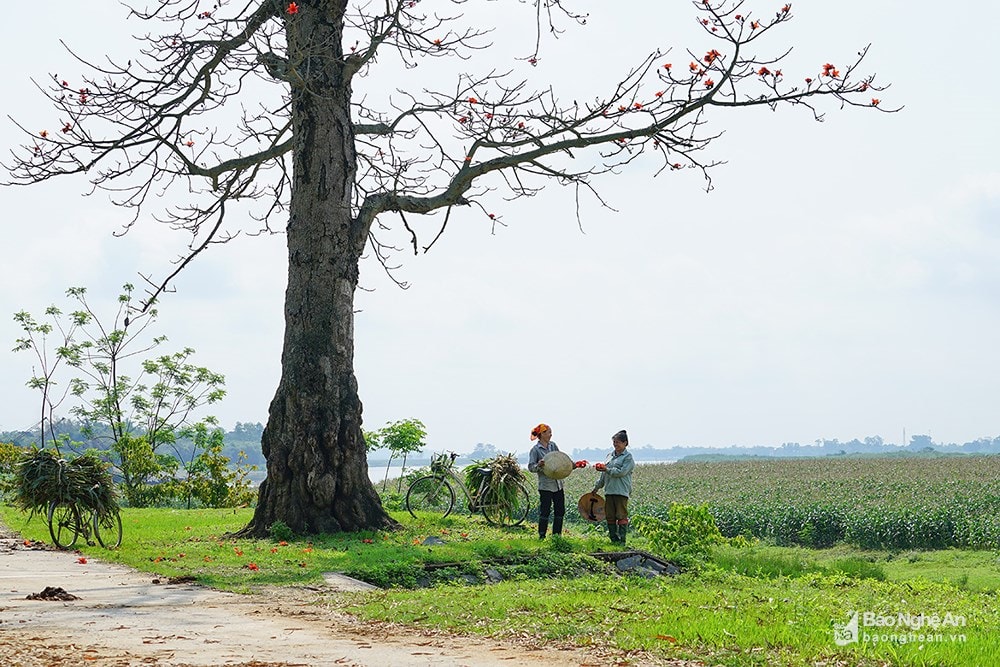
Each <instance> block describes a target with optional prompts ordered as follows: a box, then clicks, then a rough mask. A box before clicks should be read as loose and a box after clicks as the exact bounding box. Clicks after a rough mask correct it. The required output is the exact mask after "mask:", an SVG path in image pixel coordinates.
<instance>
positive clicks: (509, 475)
mask: <svg viewBox="0 0 1000 667" xmlns="http://www.w3.org/2000/svg"><path fill="white" fill-rule="evenodd" d="M463 473H464V474H465V487H466V488H467V489H468V490H469V494H470V495H473V494H475V493H476V492H477V491H479V485H480V483H481V482H482V481H483V478H484V477H488V482H487V487H486V493H488V494H489V501H490V502H496V500H503V499H515V498H516V497H517V496H516V495H515V494H516V492H517V489H518V485H519V484H520V483H523V482H524V471H522V470H521V464H520V463H518V462H517V458H516V457H515V456H514V455H513V454H500V455H499V456H495V457H493V458H492V459H487V460H485V461H474V462H473V463H472V464H470V465H468V466H466V467H465V469H464V470H463Z"/></svg>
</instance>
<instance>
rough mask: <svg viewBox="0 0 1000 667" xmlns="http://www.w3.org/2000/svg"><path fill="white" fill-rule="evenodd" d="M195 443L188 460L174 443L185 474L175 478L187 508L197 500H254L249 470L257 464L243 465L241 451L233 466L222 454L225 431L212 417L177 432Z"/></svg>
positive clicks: (223, 503)
mask: <svg viewBox="0 0 1000 667" xmlns="http://www.w3.org/2000/svg"><path fill="white" fill-rule="evenodd" d="M180 435H181V436H182V437H183V438H187V439H190V440H191V442H192V444H193V445H194V447H193V450H192V451H191V454H190V458H189V459H188V460H187V462H185V461H184V457H183V455H182V454H181V451H180V449H179V448H176V447H175V450H174V451H175V452H176V454H177V457H178V460H180V461H181V466H182V467H183V469H184V472H185V477H184V479H182V480H179V481H178V488H179V489H180V495H181V497H182V499H183V500H184V501H185V503H186V505H187V507H188V508H189V509H190V508H191V506H192V503H193V502H194V501H197V502H198V503H200V504H201V505H203V506H205V507H238V506H240V505H247V504H250V503H251V502H253V499H254V490H253V489H252V488H251V484H250V478H249V475H250V472H251V471H253V470H256V469H257V466H254V465H246V464H245V461H246V454H245V453H243V452H240V454H239V460H238V462H237V465H236V467H235V469H234V468H233V467H232V466H231V465H230V463H231V459H230V458H229V457H228V456H225V455H223V453H222V452H223V449H224V447H225V433H224V432H223V430H222V429H221V428H218V423H217V422H216V421H215V419H214V418H211V417H209V418H207V419H205V420H204V421H199V422H198V423H197V424H195V425H194V426H191V427H189V428H186V429H184V430H183V431H181V432H180Z"/></svg>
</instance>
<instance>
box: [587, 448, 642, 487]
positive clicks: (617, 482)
mask: <svg viewBox="0 0 1000 667" xmlns="http://www.w3.org/2000/svg"><path fill="white" fill-rule="evenodd" d="M634 469H635V460H634V459H633V458H632V454H631V452H629V451H628V450H627V449H626V450H625V451H624V452H622V453H621V454H612V455H611V460H610V461H608V463H607V469H606V470H605V471H604V472H602V473H601V478H600V479H599V480H597V484H595V485H594V491H596V490H597V489H599V488H601V487H602V486H603V487H604V492H605V493H606V494H607V495H609V496H625V497H626V498H628V497H629V496H630V495H632V471H633V470H634Z"/></svg>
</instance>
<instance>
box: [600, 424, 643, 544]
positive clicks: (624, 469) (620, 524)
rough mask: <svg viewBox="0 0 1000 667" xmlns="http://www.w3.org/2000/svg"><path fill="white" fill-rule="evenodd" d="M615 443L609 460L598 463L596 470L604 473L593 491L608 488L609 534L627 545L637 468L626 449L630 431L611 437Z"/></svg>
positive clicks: (605, 509)
mask: <svg viewBox="0 0 1000 667" xmlns="http://www.w3.org/2000/svg"><path fill="white" fill-rule="evenodd" d="M611 446H612V447H614V448H615V451H614V453H613V454H612V455H611V458H610V459H609V460H608V462H607V463H595V464H594V469H595V470H599V471H601V476H600V478H599V479H598V480H597V484H595V485H594V490H593V491H592V492H591V493H597V490H598V489H600V488H601V487H605V494H604V512H605V520H606V521H607V522H608V536H609V537H610V538H611V542H612V543H614V544H621V545H622V546H625V533H626V532H628V498H629V496H630V495H631V494H632V471H633V470H634V469H635V460H634V459H633V458H632V453H631V452H628V451H626V450H625V448H626V447H628V433H626V432H625V429H622V430H621V431H618V432H617V433H615V434H614V435H613V436H611Z"/></svg>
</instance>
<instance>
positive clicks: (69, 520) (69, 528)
mask: <svg viewBox="0 0 1000 667" xmlns="http://www.w3.org/2000/svg"><path fill="white" fill-rule="evenodd" d="M48 522H49V535H51V536H52V542H53V543H54V544H55V545H56V546H57V547H59V548H60V549H72V548H73V545H75V544H76V541H77V539H79V538H80V537H81V536H82V537H83V539H84V541H85V542H86V543H87V544H88V545H90V546H93V544H94V543H93V542H92V541H91V540H90V535H91V531H93V535H94V537H95V538H96V539H97V542H98V543H99V544H100V545H101V546H102V547H104V548H105V549H117V548H118V547H119V546H121V543H122V517H121V514H119V513H118V510H111V511H98V510H93V509H90V508H85V509H82V510H81V508H80V507H78V506H77V504H76V503H66V502H59V501H57V500H53V501H52V502H51V503H49V516H48Z"/></svg>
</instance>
